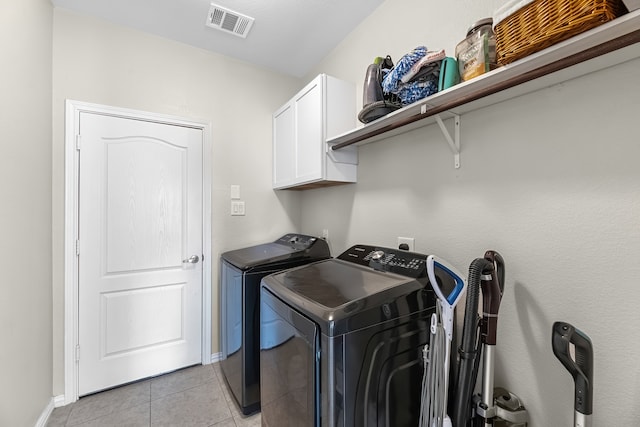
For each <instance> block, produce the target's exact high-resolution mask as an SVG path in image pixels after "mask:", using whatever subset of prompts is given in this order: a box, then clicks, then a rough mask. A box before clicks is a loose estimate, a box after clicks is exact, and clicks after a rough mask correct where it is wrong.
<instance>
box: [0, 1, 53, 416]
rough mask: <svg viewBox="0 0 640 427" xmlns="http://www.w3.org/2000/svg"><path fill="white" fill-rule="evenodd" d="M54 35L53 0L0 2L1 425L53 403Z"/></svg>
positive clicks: (35, 412) (38, 412) (34, 412)
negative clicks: (52, 179) (52, 88)
mask: <svg viewBox="0 0 640 427" xmlns="http://www.w3.org/2000/svg"><path fill="white" fill-rule="evenodd" d="M9 3H11V4H9ZM51 28H52V6H51V3H50V2H49V1H48V0H25V1H20V2H7V1H5V2H1V3H0V52H2V66H0V93H1V94H2V96H0V204H1V206H2V207H1V208H0V236H1V237H0V269H1V270H2V279H1V280H0V290H1V292H2V296H0V337H1V339H2V345H0V383H1V384H2V387H1V390H0V425H2V426H33V425H35V424H36V422H37V421H38V418H39V417H40V415H41V414H42V412H43V410H45V408H47V405H49V404H51V376H52V374H51V372H52V367H51V31H52V30H51Z"/></svg>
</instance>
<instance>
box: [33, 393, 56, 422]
mask: <svg viewBox="0 0 640 427" xmlns="http://www.w3.org/2000/svg"><path fill="white" fill-rule="evenodd" d="M54 407H55V403H54V398H53V397H52V398H51V400H49V403H48V404H47V407H46V408H44V410H43V411H42V414H40V418H38V421H36V425H35V427H45V426H46V425H47V422H48V421H49V417H50V416H51V413H52V412H53V408H54Z"/></svg>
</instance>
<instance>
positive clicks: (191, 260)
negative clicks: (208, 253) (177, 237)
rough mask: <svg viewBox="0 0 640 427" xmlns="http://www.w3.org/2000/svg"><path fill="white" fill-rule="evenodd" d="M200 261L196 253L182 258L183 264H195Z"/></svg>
mask: <svg viewBox="0 0 640 427" xmlns="http://www.w3.org/2000/svg"><path fill="white" fill-rule="evenodd" d="M198 261H200V257H199V256H198V255H191V256H190V257H189V259H183V260H182V262H183V263H185V264H197V263H198Z"/></svg>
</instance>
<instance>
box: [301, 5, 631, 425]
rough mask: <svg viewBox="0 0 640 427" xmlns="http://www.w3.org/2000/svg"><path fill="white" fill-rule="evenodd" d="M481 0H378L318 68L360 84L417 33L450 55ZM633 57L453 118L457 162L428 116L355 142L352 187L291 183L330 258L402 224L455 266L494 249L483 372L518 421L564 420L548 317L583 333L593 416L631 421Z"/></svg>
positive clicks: (569, 403) (485, 11) (567, 419)
mask: <svg viewBox="0 0 640 427" xmlns="http://www.w3.org/2000/svg"><path fill="white" fill-rule="evenodd" d="M496 3H498V2H486V1H482V2H435V1H417V0H416V1H412V0H393V1H391V0H389V1H387V2H386V3H385V4H383V5H382V6H381V7H380V8H379V9H378V10H377V11H376V12H375V13H374V14H373V15H371V16H370V18H369V19H368V20H367V21H366V22H365V23H364V24H363V25H361V26H360V27H358V28H357V29H355V30H354V32H353V33H352V34H351V35H350V36H349V38H347V39H346V40H345V41H344V42H343V44H341V45H340V46H339V47H338V48H337V49H336V50H335V51H334V52H332V54H331V55H330V56H329V57H328V58H327V59H326V60H325V61H324V62H323V63H322V64H320V65H319V66H318V70H319V71H320V70H322V71H324V72H327V73H329V74H333V75H335V76H337V77H341V78H343V79H346V80H351V81H354V82H356V84H357V85H358V86H361V85H362V82H363V81H364V73H365V70H366V67H367V65H368V64H369V63H370V61H371V59H372V58H373V57H374V56H377V55H385V54H391V55H392V57H393V59H394V60H397V59H399V58H400V57H401V56H402V55H403V54H404V53H406V52H407V51H409V50H411V49H412V48H413V47H415V46H417V45H420V44H425V45H427V47H429V48H432V49H439V48H445V49H446V50H447V53H449V54H450V55H451V54H452V53H453V48H454V47H455V44H456V43H457V42H458V41H460V40H462V38H464V35H465V33H466V29H467V27H468V25H470V23H471V22H473V21H475V20H477V19H479V18H482V17H484V16H488V15H490V13H491V11H492V10H493V8H494V7H495V6H496ZM384 24H386V25H388V26H389V28H392V29H394V31H383V30H382V28H383V27H382V26H383V25H384ZM395 29H397V31H395ZM638 69H640V60H638V59H636V60H633V61H630V62H627V63H624V64H621V65H618V66H615V67H613V68H609V69H605V70H602V71H600V72H596V73H593V74H590V75H587V76H584V77H581V78H578V79H575V80H571V81H568V82H565V83H562V84H557V85H554V86H552V87H549V88H547V89H544V90H540V91H538V92H535V93H533V94H529V95H525V96H522V97H519V98H516V99H512V100H510V101H506V102H502V103H500V104H496V105H494V106H491V107H487V108H484V109H481V110H477V111H474V112H472V113H468V114H465V115H463V116H462V119H461V123H462V130H461V141H462V152H461V163H462V166H461V168H460V169H457V170H456V169H454V167H453V157H452V155H451V151H450V150H449V147H448V146H447V144H446V142H445V140H444V138H443V136H442V134H441V132H440V129H439V128H438V126H437V125H432V126H429V127H425V128H421V129H418V130H415V131H412V132H409V133H406V134H403V135H399V136H396V137H393V138H389V139H387V140H383V141H380V142H375V143H373V144H368V145H364V146H361V147H360V148H359V154H360V158H359V159H360V164H359V166H358V183H357V184H355V185H350V186H342V187H335V188H328V189H319V190H312V191H307V192H305V193H304V195H303V199H302V231H303V232H307V233H320V232H321V231H322V229H329V233H330V236H331V247H332V250H333V252H334V253H335V254H338V253H340V252H341V251H343V250H345V249H346V248H348V247H349V246H350V245H352V244H356V243H371V244H378V245H384V246H392V247H393V246H395V245H396V238H397V237H398V236H411V237H415V239H416V251H418V252H423V253H436V254H438V255H440V256H442V257H444V258H445V259H448V260H449V261H450V262H452V263H453V264H454V265H456V266H458V267H459V268H460V269H461V270H463V271H467V270H468V266H469V264H470V262H471V261H472V260H473V259H474V258H477V257H480V256H482V255H483V253H484V251H485V250H487V249H495V250H497V251H499V252H500V253H501V254H502V255H503V256H504V258H505V261H506V264H507V277H506V285H505V296H504V299H503V301H502V305H501V310H500V320H499V325H498V347H497V350H496V355H497V362H496V367H497V374H496V384H497V385H503V386H506V387H507V388H508V389H510V390H511V391H513V392H515V393H516V394H518V395H519V396H520V397H521V398H522V399H523V401H524V403H525V405H526V406H527V408H528V409H529V411H530V416H531V423H530V424H529V425H531V426H533V427H536V426H563V425H565V426H566V425H572V417H573V381H572V379H571V377H570V375H569V373H568V372H567V371H566V370H565V369H564V368H563V367H562V366H561V365H560V362H559V361H558V360H557V359H556V358H555V356H554V355H553V353H552V350H551V325H552V324H553V322H554V321H557V320H564V321H568V322H570V323H573V324H574V325H575V326H576V327H578V328H579V329H581V330H583V331H584V332H586V333H587V334H588V335H589V336H590V337H591V339H592V341H593V344H594V348H595V382H594V384H595V386H594V387H595V397H594V425H595V426H630V425H636V424H637V423H638V420H639V419H640V407H639V406H638V405H637V400H638V398H640V366H639V365H638V363H637V361H636V360H635V359H636V358H635V357H634V356H633V355H634V354H636V353H638V352H639V351H640V344H639V343H638V341H637V340H636V339H635V336H637V332H636V329H635V328H636V326H637V324H638V322H639V321H640V311H639V310H638V308H637V301H639V300H640V290H639V289H640V288H638V286H637V281H638V277H639V275H640V267H639V265H638V262H637V259H638V256H639V255H640V227H639V222H638V221H639V220H638V218H639V217H638V213H639V210H640V196H639V195H640V169H639V168H638V167H637V159H638V158H639V156H640V146H638V133H637V124H636V122H637V115H638V107H637V106H638V105H639V102H640V82H639V81H638V79H637V77H636V76H637V72H638ZM359 96H360V95H359ZM358 102H359V103H361V98H360V97H359V98H358ZM359 105H361V104H359Z"/></svg>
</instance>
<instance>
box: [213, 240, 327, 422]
mask: <svg viewBox="0 0 640 427" xmlns="http://www.w3.org/2000/svg"><path fill="white" fill-rule="evenodd" d="M330 256H331V255H330V253H329V246H328V245H327V242H326V241H324V240H322V239H318V238H316V237H312V236H305V235H302V234H286V235H284V236H282V237H281V238H279V239H278V240H276V241H275V242H272V243H265V244H261V245H257V246H251V247H248V248H243V249H237V250H233V251H229V252H225V253H223V254H222V255H221V260H222V273H221V276H222V277H221V304H220V341H221V350H222V358H221V360H220V366H221V368H222V373H223V374H224V377H225V380H226V382H227V384H228V385H229V389H230V390H231V394H232V395H233V397H234V398H235V400H236V402H237V403H238V406H239V407H240V409H241V410H242V412H243V413H244V414H245V415H248V414H250V413H253V412H256V411H258V410H259V409H260V357H259V354H260V280H261V279H262V278H263V277H264V276H266V275H268V274H271V273H274V272H278V271H282V270H285V269H287V268H292V267H296V266H300V265H304V264H308V263H310V262H314V261H318V260H322V259H327V258H330Z"/></svg>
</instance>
